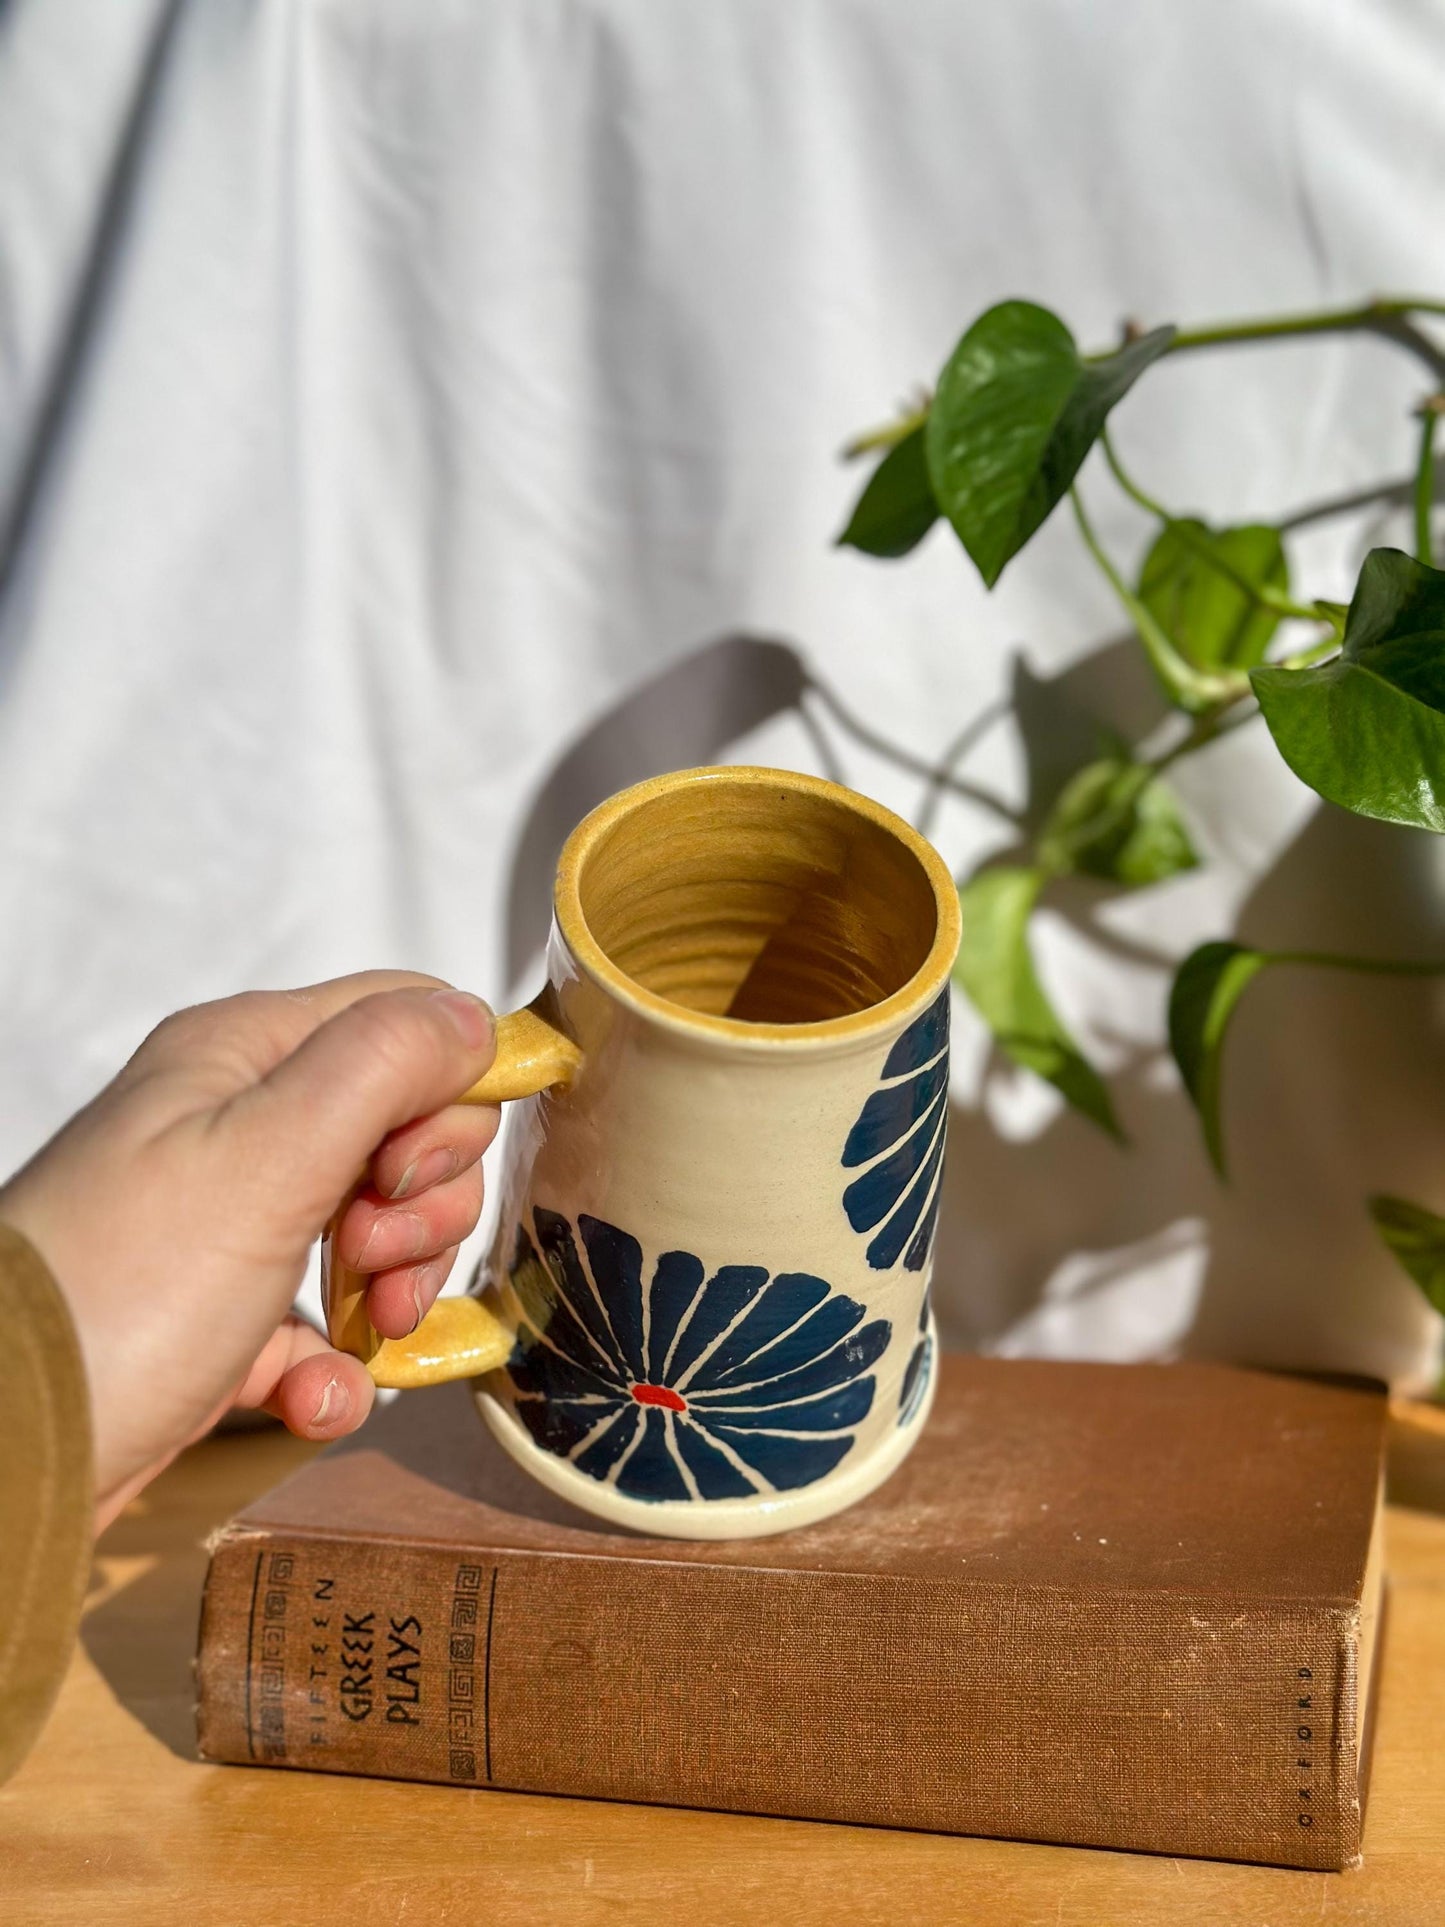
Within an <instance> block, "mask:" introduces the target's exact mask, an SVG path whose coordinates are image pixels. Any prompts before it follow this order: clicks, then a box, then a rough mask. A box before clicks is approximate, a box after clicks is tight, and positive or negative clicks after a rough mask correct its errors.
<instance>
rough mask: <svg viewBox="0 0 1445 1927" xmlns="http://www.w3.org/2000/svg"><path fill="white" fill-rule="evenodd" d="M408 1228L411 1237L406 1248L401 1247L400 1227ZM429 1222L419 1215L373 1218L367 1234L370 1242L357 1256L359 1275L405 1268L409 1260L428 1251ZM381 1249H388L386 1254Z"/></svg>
mask: <svg viewBox="0 0 1445 1927" xmlns="http://www.w3.org/2000/svg"><path fill="white" fill-rule="evenodd" d="M401 1225H405V1226H406V1227H407V1229H408V1231H409V1233H410V1237H409V1239H408V1241H407V1243H406V1245H405V1246H404V1247H403V1246H399V1245H398V1243H397V1237H398V1227H399V1226H401ZM427 1235H428V1234H427V1228H426V1220H425V1219H424V1218H422V1217H419V1216H418V1215H417V1213H416V1212H415V1211H388V1212H387V1214H386V1216H385V1217H382V1218H373V1219H372V1221H371V1229H370V1231H368V1232H367V1234H366V1242H365V1243H364V1244H363V1245H362V1247H361V1250H360V1252H359V1253H358V1254H357V1259H356V1269H357V1270H358V1271H379V1270H381V1269H382V1267H383V1266H386V1265H400V1264H405V1263H406V1261H407V1259H408V1258H415V1257H416V1255H417V1253H418V1252H420V1251H424V1250H425V1249H426V1242H427ZM378 1247H384V1250H385V1255H383V1251H382V1250H381V1249H378Z"/></svg>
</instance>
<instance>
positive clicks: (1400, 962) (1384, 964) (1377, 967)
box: [1273, 950, 1445, 977]
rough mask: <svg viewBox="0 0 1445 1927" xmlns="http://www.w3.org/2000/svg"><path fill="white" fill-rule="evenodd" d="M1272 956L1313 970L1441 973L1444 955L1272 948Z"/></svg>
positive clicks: (1373, 974)
mask: <svg viewBox="0 0 1445 1927" xmlns="http://www.w3.org/2000/svg"><path fill="white" fill-rule="evenodd" d="M1273 960H1274V961H1275V962H1276V963H1288V964H1308V965H1309V966H1311V967H1312V968H1313V969H1316V970H1354V971H1357V972H1360V973H1361V974H1363V975H1365V976H1369V977H1445V958H1442V959H1439V960H1432V959H1429V958H1421V959H1418V960H1416V959H1412V958H1405V959H1401V958H1397V957H1342V956H1339V955H1338V954H1336V953H1335V952H1333V951H1328V950H1276V951H1275V952H1274V953H1273Z"/></svg>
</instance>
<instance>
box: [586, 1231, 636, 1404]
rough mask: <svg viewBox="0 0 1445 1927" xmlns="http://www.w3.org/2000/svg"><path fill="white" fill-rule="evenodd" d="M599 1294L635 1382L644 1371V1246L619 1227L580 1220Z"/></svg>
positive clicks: (588, 1258) (588, 1259)
mask: <svg viewBox="0 0 1445 1927" xmlns="http://www.w3.org/2000/svg"><path fill="white" fill-rule="evenodd" d="M577 1229H578V1230H579V1231H580V1232H581V1233H582V1242H583V1244H584V1245H586V1247H587V1262H588V1263H589V1264H590V1265H591V1267H592V1276H593V1279H594V1281H595V1282H596V1285H597V1295H598V1297H599V1298H600V1299H601V1300H602V1303H603V1305H604V1306H605V1307H606V1311H607V1318H608V1321H609V1322H610V1324H611V1326H612V1330H613V1333H614V1334H615V1336H616V1339H617V1343H618V1345H619V1346H620V1347H621V1350H622V1357H623V1361H624V1362H625V1364H626V1366H627V1369H628V1371H629V1372H630V1373H631V1374H632V1376H633V1378H634V1379H640V1378H641V1377H642V1376H643V1371H642V1246H641V1245H640V1244H639V1243H638V1242H637V1240H636V1238H631V1237H629V1236H628V1234H627V1233H626V1232H625V1231H619V1230H618V1229H617V1226H616V1225H615V1224H604V1223H603V1221H602V1220H601V1219H600V1218H589V1217H588V1216H587V1215H586V1213H585V1212H584V1213H583V1215H582V1216H581V1217H579V1218H578V1220H577Z"/></svg>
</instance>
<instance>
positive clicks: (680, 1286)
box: [647, 1251, 703, 1385]
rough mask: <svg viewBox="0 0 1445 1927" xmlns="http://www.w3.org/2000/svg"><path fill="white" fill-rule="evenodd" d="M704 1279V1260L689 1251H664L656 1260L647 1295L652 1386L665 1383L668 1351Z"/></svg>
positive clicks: (649, 1379)
mask: <svg viewBox="0 0 1445 1927" xmlns="http://www.w3.org/2000/svg"><path fill="white" fill-rule="evenodd" d="M702 1278H703V1266H702V1260H701V1258H694V1256H693V1255H692V1253H691V1252H690V1251H664V1252H663V1254H662V1256H661V1257H660V1258H659V1259H658V1261H657V1269H656V1271H654V1272H653V1274H652V1289H651V1290H650V1291H649V1292H648V1295H647V1310H648V1321H647V1378H648V1381H649V1383H651V1384H653V1385H661V1384H662V1383H663V1373H664V1372H665V1371H666V1370H667V1354H668V1351H669V1349H670V1348H671V1345H672V1341H673V1339H674V1338H675V1337H676V1336H677V1328H678V1325H679V1323H680V1322H681V1320H682V1316H683V1313H684V1312H685V1311H686V1310H687V1308H688V1306H689V1305H690V1304H691V1303H692V1301H693V1299H694V1298H696V1296H697V1294H698V1290H699V1288H700V1287H701V1285H702Z"/></svg>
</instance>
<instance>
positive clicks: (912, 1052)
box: [883, 990, 948, 1077]
mask: <svg viewBox="0 0 1445 1927" xmlns="http://www.w3.org/2000/svg"><path fill="white" fill-rule="evenodd" d="M947 1042H948V992H947V990H944V991H942V992H941V993H940V994H939V996H938V997H937V998H936V1000H935V1001H934V1002H933V1003H931V1004H930V1005H929V1006H928V1009H927V1010H925V1011H924V1013H923V1015H922V1016H921V1017H915V1018H914V1020H913V1022H912V1023H911V1024H910V1025H909V1026H908V1028H907V1030H906V1031H904V1033H903V1035H902V1036H901V1037H900V1038H899V1040H898V1042H897V1043H896V1044H895V1045H894V1046H893V1048H892V1050H891V1051H889V1053H888V1062H887V1063H886V1064H885V1065H884V1066H883V1075H884V1076H885V1077H901V1076H902V1075H903V1073H904V1072H905V1071H916V1070H918V1069H919V1068H920V1067H921V1066H922V1065H924V1064H926V1063H928V1062H929V1060H930V1059H931V1058H934V1057H937V1055H938V1053H939V1052H940V1051H941V1050H942V1049H943V1047H944V1045H945V1044H946V1043H947Z"/></svg>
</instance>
